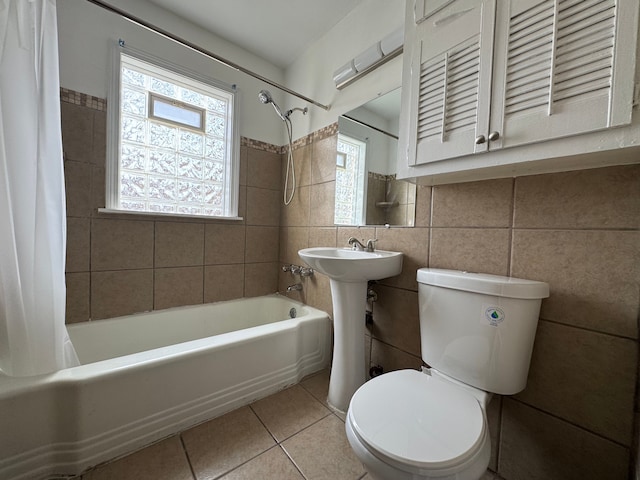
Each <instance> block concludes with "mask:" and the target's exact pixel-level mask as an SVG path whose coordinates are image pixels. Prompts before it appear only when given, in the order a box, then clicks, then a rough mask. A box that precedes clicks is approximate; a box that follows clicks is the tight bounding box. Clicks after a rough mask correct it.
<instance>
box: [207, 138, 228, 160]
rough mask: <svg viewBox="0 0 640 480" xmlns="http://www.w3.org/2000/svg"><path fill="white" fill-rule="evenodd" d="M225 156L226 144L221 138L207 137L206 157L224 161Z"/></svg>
mask: <svg viewBox="0 0 640 480" xmlns="http://www.w3.org/2000/svg"><path fill="white" fill-rule="evenodd" d="M224 154H225V144H224V142H223V141H222V140H220V139H219V138H211V137H207V139H206V145H205V152H204V155H205V157H207V158H211V159H213V160H220V161H222V160H223V159H224Z"/></svg>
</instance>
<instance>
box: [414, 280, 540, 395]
mask: <svg viewBox="0 0 640 480" xmlns="http://www.w3.org/2000/svg"><path fill="white" fill-rule="evenodd" d="M417 279H418V301H419V306H420V336H421V345H422V359H423V360H424V361H425V363H427V365H429V366H430V367H432V368H435V369H436V370H438V371H439V372H441V373H444V374H445V375H448V376H450V377H453V378H455V379H457V380H459V381H461V382H464V383H466V384H468V385H472V386H474V387H476V388H479V389H481V390H485V391H488V392H493V393H499V394H503V395H512V394H515V393H517V392H519V391H521V390H523V389H524V387H525V386H526V384H527V375H528V373H529V363H530V361H531V351H532V350H533V340H534V338H535V334H536V327H537V324H538V316H539V314H540V303H541V302H542V299H543V298H546V297H548V296H549V285H548V284H546V283H544V282H538V281H533V280H524V279H520V278H512V277H502V276H497V275H489V274H480V273H467V272H461V271H456V270H441V269H435V268H421V269H419V270H418V278H417Z"/></svg>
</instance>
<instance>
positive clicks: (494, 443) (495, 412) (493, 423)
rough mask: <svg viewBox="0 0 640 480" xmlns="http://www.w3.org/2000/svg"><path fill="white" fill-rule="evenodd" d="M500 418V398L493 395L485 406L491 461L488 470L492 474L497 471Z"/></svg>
mask: <svg viewBox="0 0 640 480" xmlns="http://www.w3.org/2000/svg"><path fill="white" fill-rule="evenodd" d="M501 416H502V397H501V396H500V395H494V396H493V398H492V399H491V401H490V402H489V405H487V424H488V425H489V435H490V437H491V459H490V460H489V468H490V469H491V470H493V471H494V472H495V471H496V470H498V452H499V450H500V419H501Z"/></svg>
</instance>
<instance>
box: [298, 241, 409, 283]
mask: <svg viewBox="0 0 640 480" xmlns="http://www.w3.org/2000/svg"><path fill="white" fill-rule="evenodd" d="M298 255H300V258H302V260H304V261H305V263H307V264H308V265H309V266H310V267H313V268H314V269H315V270H317V271H318V272H320V273H324V274H325V275H327V276H328V277H329V278H332V279H334V280H338V281H340V282H366V281H368V280H380V279H381V278H387V277H392V276H394V275H398V274H399V273H400V272H401V271H402V253H400V252H387V251H385V250H376V251H375V252H363V251H359V250H352V249H351V248H335V247H316V248H305V249H303V250H300V251H299V252H298Z"/></svg>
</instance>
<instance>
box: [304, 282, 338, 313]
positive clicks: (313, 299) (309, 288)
mask: <svg viewBox="0 0 640 480" xmlns="http://www.w3.org/2000/svg"><path fill="white" fill-rule="evenodd" d="M305 291H306V292H307V302H308V303H309V305H311V306H312V307H315V308H317V309H319V310H322V311H323V312H327V314H329V316H330V317H331V318H333V299H332V298H331V287H330V286H329V277H327V276H326V275H322V274H321V273H315V274H314V275H313V276H312V277H309V279H308V280H307V281H306V282H305Z"/></svg>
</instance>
